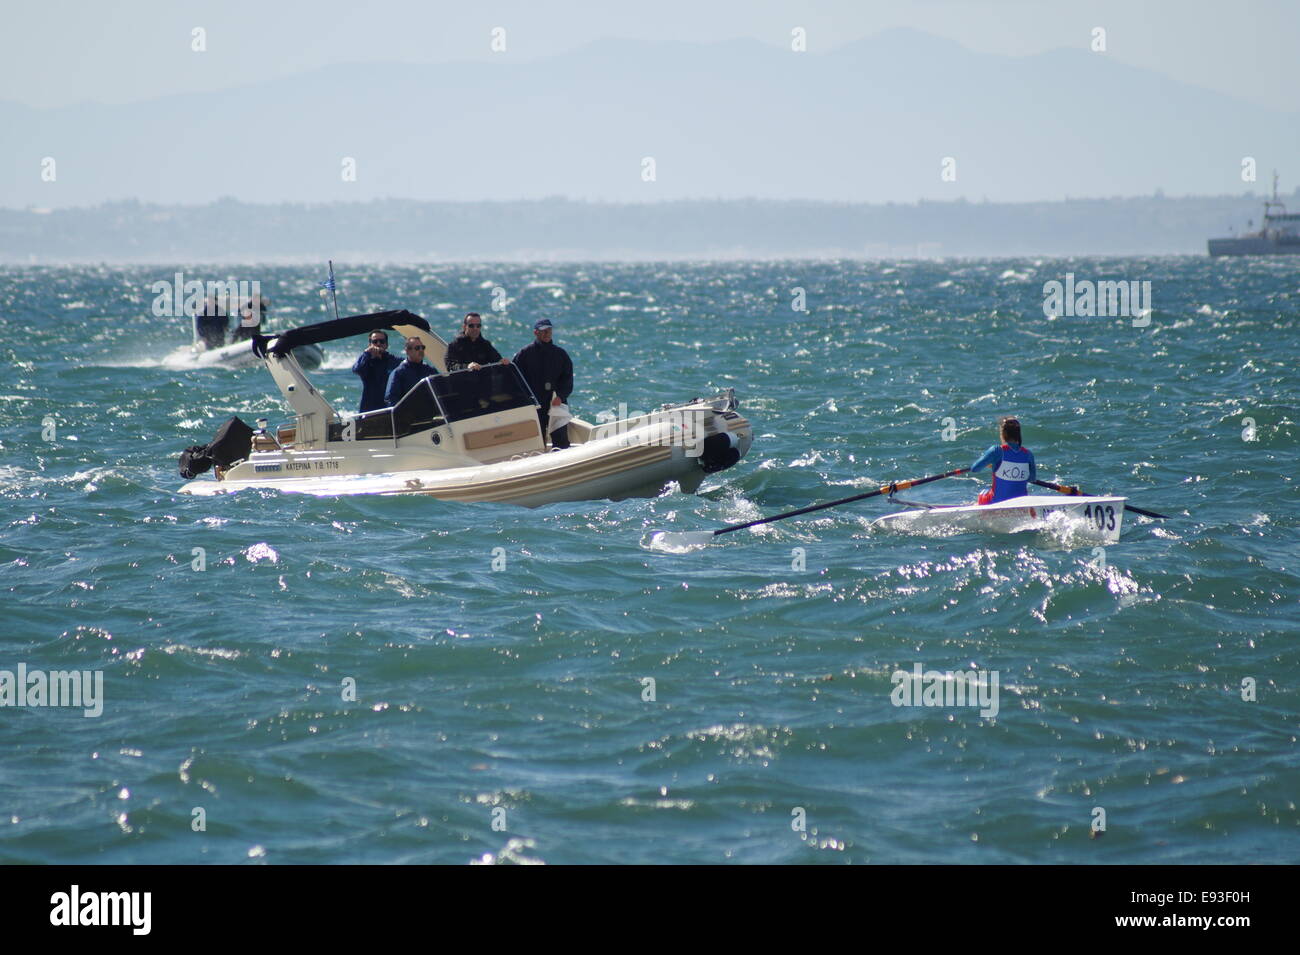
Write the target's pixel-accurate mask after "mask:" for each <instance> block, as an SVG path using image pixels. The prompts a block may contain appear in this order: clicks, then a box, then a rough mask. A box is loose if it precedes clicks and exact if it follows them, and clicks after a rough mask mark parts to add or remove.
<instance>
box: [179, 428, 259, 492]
mask: <svg viewBox="0 0 1300 955" xmlns="http://www.w3.org/2000/svg"><path fill="white" fill-rule="evenodd" d="M252 453H253V429H252V428H250V427H249V426H248V423H247V422H245V421H243V420H241V419H240V418H238V417H235V418H231V419H230V420H229V421H227V422H226V423H225V424H223V425H222V426H221V427H220V428H219V429H218V430H217V436H216V437H215V438H213V439H212V441H211V443H210V444H196V445H193V446H192V447H188V448H186V449H185V450H184V451H183V452H181V460H180V471H181V477H183V478H185V479H186V480H193V479H194V478H196V477H198V476H199V475H200V474H203V473H204V472H205V471H208V470H209V469H210V468H211V467H212V465H214V464H215V465H216V466H217V467H220V468H228V467H230V466H231V465H232V464H238V463H239V462H240V461H245V460H247V459H248V456H249V455H250V454H252Z"/></svg>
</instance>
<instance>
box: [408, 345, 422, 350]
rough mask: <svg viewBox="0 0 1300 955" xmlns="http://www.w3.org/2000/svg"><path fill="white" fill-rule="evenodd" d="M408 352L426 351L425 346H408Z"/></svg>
mask: <svg viewBox="0 0 1300 955" xmlns="http://www.w3.org/2000/svg"><path fill="white" fill-rule="evenodd" d="M406 350H407V351H424V346H423V345H407V346H406Z"/></svg>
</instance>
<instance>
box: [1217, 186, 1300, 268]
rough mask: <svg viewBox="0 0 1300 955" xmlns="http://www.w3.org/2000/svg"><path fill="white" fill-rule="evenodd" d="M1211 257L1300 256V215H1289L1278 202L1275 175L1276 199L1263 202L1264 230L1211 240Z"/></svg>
mask: <svg viewBox="0 0 1300 955" xmlns="http://www.w3.org/2000/svg"><path fill="white" fill-rule="evenodd" d="M1246 225H1247V227H1249V226H1250V225H1251V223H1249V222H1248V223H1246ZM1210 255H1300V213H1296V212H1287V211H1286V206H1284V205H1282V203H1281V202H1280V201H1279V200H1278V198H1277V173H1276V172H1275V173H1273V198H1272V199H1265V200H1264V225H1263V227H1262V228H1261V229H1260V230H1259V231H1258V232H1247V233H1246V234H1245V235H1242V236H1233V237H1232V238H1229V239H1211V240H1210Z"/></svg>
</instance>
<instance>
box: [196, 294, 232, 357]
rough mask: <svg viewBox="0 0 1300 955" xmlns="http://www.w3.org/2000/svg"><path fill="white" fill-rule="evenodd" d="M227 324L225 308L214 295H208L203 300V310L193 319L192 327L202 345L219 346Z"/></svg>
mask: <svg viewBox="0 0 1300 955" xmlns="http://www.w3.org/2000/svg"><path fill="white" fill-rule="evenodd" d="M229 325H230V319H229V318H228V317H227V316H226V310H225V308H223V307H222V305H221V303H220V302H218V301H217V297H216V295H209V296H208V297H207V298H206V299H205V300H204V302H203V310H202V311H200V312H199V313H198V315H197V316H195V319H194V328H195V331H196V332H197V333H198V336H199V341H201V342H203V347H204V348H220V347H221V346H222V345H224V344H225V343H226V329H227V327H228V326H229Z"/></svg>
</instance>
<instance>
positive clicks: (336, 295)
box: [329, 259, 339, 319]
mask: <svg viewBox="0 0 1300 955" xmlns="http://www.w3.org/2000/svg"><path fill="white" fill-rule="evenodd" d="M329 263H330V294H331V295H333V296H334V317H335V319H337V318H338V317H339V290H338V287H337V286H336V285H335V284H334V260H333V259H330V260H329Z"/></svg>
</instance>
